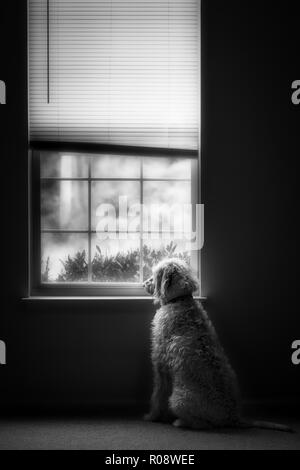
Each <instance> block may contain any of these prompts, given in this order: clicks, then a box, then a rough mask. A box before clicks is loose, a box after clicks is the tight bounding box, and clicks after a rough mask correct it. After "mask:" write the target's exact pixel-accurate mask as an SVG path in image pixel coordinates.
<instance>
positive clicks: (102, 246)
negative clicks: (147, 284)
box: [92, 234, 140, 282]
mask: <svg viewBox="0 0 300 470" xmlns="http://www.w3.org/2000/svg"><path fill="white" fill-rule="evenodd" d="M104 236H105V234H103V238H104ZM92 260H93V261H92V273H93V274H92V276H93V281H94V282H139V281H140V241H139V239H135V240H130V239H129V240H110V239H106V240H103V239H101V235H100V234H99V235H98V236H97V235H93V238H92Z"/></svg>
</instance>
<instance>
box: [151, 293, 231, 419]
mask: <svg viewBox="0 0 300 470" xmlns="http://www.w3.org/2000/svg"><path fill="white" fill-rule="evenodd" d="M152 354H153V356H152V359H153V360H154V361H159V362H161V363H164V364H165V366H166V367H167V369H168V370H169V371H170V373H171V376H172V377H173V393H172V397H171V399H170V402H171V406H173V408H174V407H176V411H177V414H178V409H177V407H178V403H181V404H182V403H183V402H184V403H185V404H186V405H187V404H188V408H189V410H186V409H185V410H184V414H186V413H187V412H188V413H189V414H191V415H193V416H195V415H196V416H201V417H202V418H203V417H204V416H205V417H206V419H207V421H210V422H212V421H214V422H215V423H216V424H219V425H221V424H223V422H224V421H226V422H227V423H228V424H229V423H231V422H235V421H236V420H237V419H238V414H239V411H238V408H239V406H238V396H239V393H238V386H237V380H236V376H235V373H234V371H233V369H232V368H231V366H230V363H229V361H228V359H227V357H226V355H225V353H224V351H223V349H222V347H221V345H220V343H219V340H218V337H217V335H216V332H215V330H214V327H213V326H212V324H211V322H210V320H209V319H208V317H207V314H206V312H205V311H204V309H203V307H202V305H201V303H200V302H199V301H197V300H194V299H193V298H192V297H191V296H187V297H184V298H182V299H178V300H177V301H176V302H170V303H168V304H166V305H163V306H162V307H161V308H160V309H159V310H158V311H157V313H156V315H155V318H154V320H153V339H152Z"/></svg>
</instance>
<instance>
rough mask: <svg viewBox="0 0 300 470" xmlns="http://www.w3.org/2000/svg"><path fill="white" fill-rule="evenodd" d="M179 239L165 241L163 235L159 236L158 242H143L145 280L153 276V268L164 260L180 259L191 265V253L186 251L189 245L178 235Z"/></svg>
mask: <svg viewBox="0 0 300 470" xmlns="http://www.w3.org/2000/svg"><path fill="white" fill-rule="evenodd" d="M152 236H154V235H153V234H152ZM175 237H176V235H175ZM177 237H178V238H169V239H164V238H163V235H162V234H157V238H158V239H157V240H153V239H150V240H149V239H148V240H143V280H146V279H148V278H149V277H150V276H151V275H152V268H153V267H154V266H155V265H156V264H157V263H159V261H161V260H163V259H164V258H173V257H179V258H181V259H183V260H185V261H186V262H187V263H190V252H189V251H188V250H187V249H186V248H187V246H189V245H188V244H187V243H186V239H185V238H184V237H183V236H181V235H180V234H177Z"/></svg>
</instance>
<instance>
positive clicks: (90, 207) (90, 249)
mask: <svg viewBox="0 0 300 470" xmlns="http://www.w3.org/2000/svg"><path fill="white" fill-rule="evenodd" d="M91 158H92V157H91V156H89V164H88V178H89V179H88V198H89V200H88V211H89V217H88V224H89V233H88V282H92V181H91Z"/></svg>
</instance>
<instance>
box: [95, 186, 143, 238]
mask: <svg viewBox="0 0 300 470" xmlns="http://www.w3.org/2000/svg"><path fill="white" fill-rule="evenodd" d="M120 198H122V199H120ZM122 201H123V202H122ZM126 201H127V202H126ZM124 202H125V204H124V210H120V209H121V206H122V205H123V203H124ZM139 202H140V182H138V181H93V182H92V229H93V230H96V229H98V230H99V225H100V224H101V227H102V228H101V229H100V231H107V230H108V231H111V230H112V231H114V230H116V229H118V228H119V227H120V228H121V225H120V222H122V223H123V222H125V221H126V216H127V211H128V209H130V207H131V206H132V205H133V204H139ZM104 204H105V205H104Z"/></svg>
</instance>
